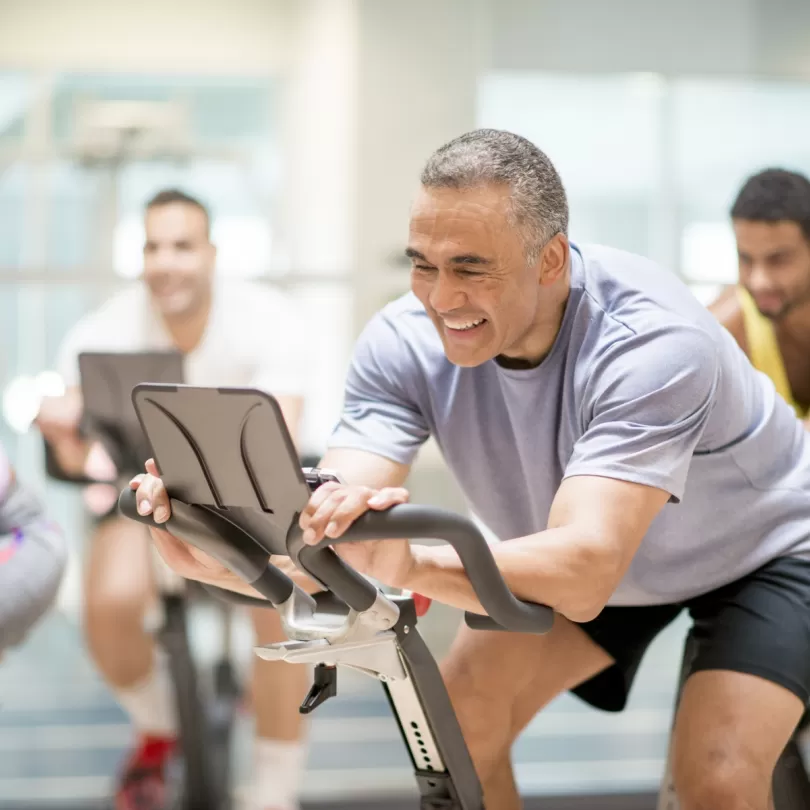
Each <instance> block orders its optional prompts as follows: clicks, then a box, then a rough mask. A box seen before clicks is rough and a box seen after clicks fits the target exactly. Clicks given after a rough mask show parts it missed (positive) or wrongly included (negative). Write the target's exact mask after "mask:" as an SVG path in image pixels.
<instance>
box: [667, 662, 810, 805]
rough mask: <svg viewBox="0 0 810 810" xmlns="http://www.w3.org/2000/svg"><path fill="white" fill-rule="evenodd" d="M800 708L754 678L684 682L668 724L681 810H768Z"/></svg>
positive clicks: (717, 676)
mask: <svg viewBox="0 0 810 810" xmlns="http://www.w3.org/2000/svg"><path fill="white" fill-rule="evenodd" d="M803 709H804V707H803V706H802V703H801V701H800V700H799V698H797V697H796V696H795V695H794V694H793V693H792V692H789V691H788V690H787V689H785V688H784V687H782V686H777V685H776V684H774V683H771V682H769V681H766V680H764V679H763V678H759V677H756V676H754V675H746V674H743V673H740V672H730V671H727V670H713V671H708V672H697V673H695V674H694V675H692V676H691V677H690V678H689V680H688V681H687V683H686V686H685V688H684V692H683V698H682V700H681V705H680V708H679V710H678V716H677V719H676V723H675V749H674V776H675V786H676V790H677V792H678V798H679V799H680V803H681V808H682V810H709V808H711V810H769V808H771V809H772V808H773V797H772V794H771V785H772V781H773V771H774V768H775V767H776V762H777V760H778V759H779V756H780V755H781V753H782V751H783V749H784V748H785V746H786V745H787V743H788V740H789V739H790V736H791V735H792V734H793V730H794V729H795V728H796V725H797V724H798V722H799V719H800V718H801V716H802V711H803Z"/></svg>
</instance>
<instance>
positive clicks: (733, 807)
mask: <svg viewBox="0 0 810 810" xmlns="http://www.w3.org/2000/svg"><path fill="white" fill-rule="evenodd" d="M674 777H675V790H676V793H677V795H678V799H679V801H680V807H681V810H765V808H767V806H768V805H767V797H768V794H769V792H770V776H768V775H764V774H758V773H757V771H756V769H755V767H754V766H753V765H752V764H751V763H750V762H748V761H747V759H746V757H745V756H743V755H742V754H739V753H736V752H735V751H733V750H732V749H731V748H720V749H716V750H713V751H709V752H707V753H706V755H705V756H703V758H702V760H701V761H699V762H698V761H690V759H689V758H688V757H684V758H681V760H680V762H679V763H676V767H675V773H674ZM763 801H764V802H765V803H764V804H763Z"/></svg>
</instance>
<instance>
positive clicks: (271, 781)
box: [250, 737, 307, 810]
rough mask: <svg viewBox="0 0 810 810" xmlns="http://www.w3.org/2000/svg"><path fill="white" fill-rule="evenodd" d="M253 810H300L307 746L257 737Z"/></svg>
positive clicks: (253, 780) (252, 792) (251, 799)
mask: <svg viewBox="0 0 810 810" xmlns="http://www.w3.org/2000/svg"><path fill="white" fill-rule="evenodd" d="M253 746H254V747H253V779H252V784H251V786H250V808H251V810H299V807H300V805H299V804H298V799H299V792H300V789H301V781H302V778H303V776H304V769H305V767H306V760H307V746H306V745H304V744H303V743H299V742H284V741H282V740H271V739H268V738H266V737H257V738H256V739H255V741H254V743H253Z"/></svg>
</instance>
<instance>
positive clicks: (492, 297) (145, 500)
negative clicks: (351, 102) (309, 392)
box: [133, 130, 810, 810]
mask: <svg viewBox="0 0 810 810" xmlns="http://www.w3.org/2000/svg"><path fill="white" fill-rule="evenodd" d="M567 228H568V206H567V201H566V195H565V192H564V189H563V186H562V183H561V181H560V178H559V176H558V174H557V172H556V170H555V169H554V167H553V165H552V164H551V162H550V161H549V160H548V158H547V157H546V156H545V155H544V154H543V153H542V152H541V151H540V150H539V149H537V148H536V147H535V146H534V145H533V144H531V143H530V142H528V141H526V140H525V139H523V138H520V137H518V136H516V135H513V134H510V133H507V132H499V131H493V130H479V131H476V132H471V133H468V134H466V135H463V136H461V137H459V138H457V139H456V140H454V141H452V142H450V143H449V144H447V145H445V146H443V147H442V148H441V149H439V150H438V151H437V152H436V153H435V154H434V155H433V156H432V157H431V158H430V159H429V161H428V163H427V165H426V167H425V169H424V171H423V173H422V177H421V187H420V189H419V192H418V195H417V198H416V201H415V204H414V206H413V210H412V215H411V223H410V236H409V244H408V248H407V253H408V256H410V258H411V261H412V265H413V266H412V293H411V294H409V295H406V296H404V297H403V298H401V299H399V300H398V301H395V302H393V303H391V304H389V305H388V306H387V307H385V309H383V310H382V311H381V312H380V313H378V314H377V315H376V316H375V317H374V318H373V319H372V320H371V322H370V323H369V324H368V326H367V327H366V329H365V331H364V333H363V335H362V336H361V337H360V339H359V341H358V344H357V346H356V348H355V351H354V357H353V360H352V364H351V367H350V370H349V375H348V379H347V382H346V392H345V404H344V410H343V415H342V419H341V421H340V423H339V425H338V427H337V428H336V430H335V432H334V434H333V436H332V437H331V441H330V449H329V451H328V452H327V454H326V456H325V458H324V459H323V462H322V465H323V466H324V467H328V468H332V469H336V470H338V471H340V473H341V474H342V476H343V477H344V479H345V480H346V481H347V484H345V485H337V484H327V485H324V486H323V487H321V488H320V489H319V490H317V491H316V492H315V493H314V494H313V496H312V499H311V501H310V503H309V505H308V507H307V508H306V510H305V511H304V512H303V514H302V515H301V521H300V522H301V526H302V528H303V529H304V530H305V533H304V535H305V536H304V539H305V541H306V542H308V543H317V542H318V541H319V540H321V539H322V538H323V537H324V536H326V537H337V536H339V535H340V534H341V533H342V532H343V531H345V529H346V527H347V526H348V525H349V524H350V523H351V521H353V520H354V519H356V518H357V517H358V516H359V515H361V514H363V513H364V512H365V511H367V510H368V509H385V508H387V507H389V506H391V505H392V504H395V503H399V502H402V501H405V500H407V498H408V493H407V491H406V490H405V489H403V488H402V485H403V483H404V482H405V479H406V476H407V474H408V471H409V468H410V465H411V463H412V462H413V460H414V457H415V455H416V453H417V451H418V449H419V447H420V446H421V445H422V444H423V443H424V442H425V441H426V440H427V438H428V436H430V435H433V436H435V438H436V440H437V441H438V443H439V445H440V447H441V449H442V451H443V453H444V456H445V458H446V460H447V462H448V465H449V466H450V468H451V470H452V471H453V473H454V475H455V476H456V477H457V479H458V481H459V482H460V484H461V486H462V488H463V490H464V492H465V494H466V496H467V499H468V500H469V503H470V505H471V507H472V509H473V511H474V512H475V513H476V514H477V515H479V516H480V517H481V518H482V519H483V521H484V522H485V523H486V524H487V525H488V526H489V527H490V528H491V529H492V530H493V531H494V532H495V533H496V534H497V535H498V536H499V537H500V538H501V539H502V540H503V541H505V542H502V543H499V544H496V545H495V547H494V548H493V553H494V556H495V559H496V561H497V563H498V566H499V568H500V570H501V572H502V573H503V575H504V577H505V579H506V581H507V582H508V583H509V585H510V587H511V588H512V590H513V591H514V593H515V594H517V595H518V596H519V597H521V598H523V599H526V600H531V601H535V602H541V603H545V604H547V605H550V606H552V607H553V608H554V609H555V610H556V611H557V613H558V617H557V620H556V622H555V625H554V628H553V629H552V631H551V632H550V633H548V634H547V635H545V636H532V635H520V634H511V633H497V632H480V631H473V630H470V629H469V628H467V627H462V628H461V629H460V631H459V635H458V637H457V638H456V641H455V643H454V645H453V647H452V650H451V652H450V654H449V656H448V658H447V660H446V661H445V663H444V666H443V673H444V676H445V678H446V680H447V683H448V688H449V690H450V694H451V697H452V700H453V705H454V707H455V709H456V711H457V712H458V715H459V720H460V722H461V726H462V729H463V731H464V734H465V738H466V739H467V742H468V744H469V746H470V750H471V752H472V755H473V759H474V761H475V764H476V767H477V770H478V772H479V774H480V776H481V779H482V782H483V784H484V789H485V795H486V803H487V807H492V808H497V810H516V808H519V807H520V799H519V797H518V794H517V789H516V786H515V781H514V776H513V772H512V768H511V764H510V748H511V745H512V743H513V742H514V740H515V739H516V737H517V736H518V734H519V733H520V731H521V730H522V729H523V728H524V727H525V726H526V725H527V724H528V723H529V721H530V720H531V719H532V718H533V717H534V715H535V714H536V713H537V712H538V711H539V710H540V709H542V708H543V707H544V706H545V705H546V704H547V703H549V702H550V701H551V700H552V699H553V698H554V697H555V696H557V695H558V694H560V693H561V692H563V691H566V690H573V691H574V692H575V693H576V694H577V695H579V696H580V697H581V698H582V699H584V700H586V701H588V702H589V703H591V704H593V705H595V706H598V707H601V708H603V709H607V710H612V711H618V710H620V709H622V708H623V707H624V705H625V702H626V700H627V695H628V691H629V689H630V687H631V684H632V682H633V678H634V675H635V673H636V670H637V668H638V665H639V663H640V661H641V658H642V656H643V654H644V652H645V650H646V648H647V646H648V645H649V643H650V642H651V641H652V639H653V638H654V637H655V636H656V635H657V634H658V633H659V632H660V631H661V630H662V629H663V628H664V627H666V626H667V625H668V624H669V623H670V622H671V621H672V620H673V619H674V618H675V617H676V616H678V615H679V614H680V613H681V612H682V611H688V612H689V613H690V614H691V617H692V619H693V621H694V627H695V636H696V639H697V642H698V646H699V651H698V654H697V657H696V658H695V660H694V662H693V663H692V667H691V671H690V674H689V678H688V681H687V684H686V687H685V690H684V694H683V699H682V702H681V705H680V707H679V711H678V718H677V725H676V743H675V746H676V747H675V779H676V785H677V789H678V794H679V798H680V802H681V807H682V808H683V810H698V808H708V807H711V808H713V810H741V808H746V810H767V808H768V807H769V806H770V805H771V796H770V792H771V776H772V771H773V768H774V765H775V763H776V761H777V758H778V757H779V754H780V753H781V751H782V749H783V748H784V746H785V744H786V743H787V741H788V739H789V738H790V736H791V734H792V732H793V730H794V728H795V726H796V724H797V722H798V721H799V718H800V717H801V715H802V711H803V707H804V705H805V704H806V703H807V700H808V696H809V695H810V440H809V439H808V436H807V434H805V432H804V431H803V430H802V427H801V424H800V422H799V421H798V420H797V418H796V416H795V414H794V412H793V411H792V410H791V409H790V408H789V407H788V406H787V404H786V403H785V402H784V401H783V400H782V399H781V398H780V397H778V396H776V394H775V392H774V390H773V387H772V386H770V385H769V384H768V383H767V382H766V381H765V379H764V378H763V377H761V376H760V375H758V374H756V372H755V371H754V369H753V367H752V366H751V364H750V363H749V362H748V360H747V359H746V358H745V356H744V355H743V354H742V352H740V351H739V349H738V347H737V346H736V345H735V343H734V340H733V339H732V337H731V336H730V335H729V334H728V332H727V331H726V330H724V329H723V328H722V327H721V326H720V325H719V324H718V323H717V321H716V320H715V319H714V318H713V317H712V315H711V314H710V313H709V312H707V311H706V310H705V309H704V308H703V307H702V306H701V305H700V304H699V303H698V302H697V300H696V299H695V298H694V297H693V296H692V294H691V293H690V291H689V290H688V289H687V287H686V286H685V285H684V284H682V283H681V282H680V281H679V280H678V279H677V278H676V277H675V276H674V275H673V274H671V273H669V272H667V271H665V270H663V269H661V268H659V267H657V266H656V265H654V264H652V263H651V262H649V261H646V260H644V259H642V258H640V257H638V256H633V255H631V254H628V253H624V252H622V251H619V250H614V249H611V248H608V247H599V246H584V245H583V246H577V245H574V244H573V243H571V242H569V240H568V236H567ZM150 469H151V471H152V472H155V469H154V467H150ZM133 487H137V488H138V496H137V497H138V501H139V504H140V509H141V511H142V513H144V514H146V513H148V512H150V511H152V509H153V508H154V509H160V511H161V513H162V515H163V516H164V519H165V515H167V514H168V500H167V497H166V492H165V488H164V487H163V486H162V483H161V482H160V480H159V479H158V478H156V477H155V476H154V475H145V476H139V477H138V479H137V480H136V481H135V482H133ZM156 517H157V514H156ZM153 535H154V536H155V539H156V541H157V543H158V545H159V548H160V549H161V551H162V552H163V554H164V555H165V557H166V558H167V559H168V560H169V561H170V562H171V563H172V564H173V565H174V566H176V567H177V568H178V570H180V571H182V572H183V573H185V574H186V575H188V576H196V577H199V578H201V579H205V580H207V581H213V582H215V583H217V584H222V585H224V586H230V587H239V586H238V585H237V584H236V583H234V579H233V577H232V576H229V575H228V574H227V573H226V572H225V571H223V570H222V569H221V568H219V569H218V567H217V565H216V563H214V562H213V561H212V560H210V559H205V558H203V557H201V556H200V555H199V554H198V553H197V552H193V553H192V552H190V551H189V550H188V548H187V547H185V546H184V545H183V544H182V543H181V542H180V541H179V540H177V539H176V538H172V537H171V536H170V535H168V534H167V533H165V532H162V531H160V530H155V531H154V532H153ZM337 548H338V553H339V554H340V555H341V556H343V557H344V558H345V559H347V561H349V562H350V563H351V564H352V565H354V566H355V567H356V568H357V569H359V570H360V571H363V572H364V573H366V574H367V575H369V576H371V577H374V578H376V579H378V580H380V581H382V582H384V583H386V584H389V585H391V586H393V587H401V588H407V589H410V590H413V591H416V592H419V593H422V594H425V595H426V596H428V597H432V598H434V599H436V600H439V601H443V602H446V603H448V604H451V605H455V606H457V607H460V608H466V609H472V610H477V611H479V612H480V610H481V607H480V605H479V604H478V603H477V601H476V599H475V597H474V594H473V590H472V588H471V585H470V582H469V580H468V579H467V576H466V574H465V572H464V570H463V568H462V566H461V564H460V562H459V560H458V558H457V556H456V555H455V553H454V552H453V551H452V550H450V549H448V548H446V547H438V548H437V547H435V546H411V545H409V544H408V543H407V542H406V541H401V540H379V541H376V542H374V543H363V544H341V545H340V546H338V547H337Z"/></svg>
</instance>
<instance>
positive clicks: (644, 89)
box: [478, 73, 662, 254]
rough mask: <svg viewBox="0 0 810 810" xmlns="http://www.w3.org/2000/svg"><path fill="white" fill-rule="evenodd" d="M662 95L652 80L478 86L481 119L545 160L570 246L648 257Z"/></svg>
mask: <svg viewBox="0 0 810 810" xmlns="http://www.w3.org/2000/svg"><path fill="white" fill-rule="evenodd" d="M661 92H662V86H661V83H660V82H659V81H658V80H657V79H656V78H655V77H650V76H607V77H597V76H564V75H551V74H518V73H496V74H492V75H489V76H487V77H486V79H484V80H483V81H482V83H481V86H480V92H479V111H478V122H479V124H480V125H481V126H486V127H494V128H497V129H505V130H509V131H512V132H515V133H517V134H519V135H523V136H524V137H526V138H528V139H529V140H531V141H532V142H533V143H535V144H536V145H537V146H539V147H540V148H541V149H542V150H543V151H544V152H545V153H546V154H547V155H548V156H549V158H550V159H551V160H552V162H553V163H554V165H555V167H556V168H557V170H558V171H559V172H560V175H561V176H562V180H563V183H564V185H565V188H566V191H567V193H568V198H569V203H570V208H571V228H570V234H571V237H572V238H573V239H574V240H575V241H576V240H579V241H583V242H603V243H609V244H612V245H615V246H616V247H623V248H625V249H628V250H634V251H638V252H640V253H646V254H649V253H650V248H651V245H650V240H649V238H648V236H649V233H650V219H651V217H652V215H653V212H652V202H653V195H654V194H655V191H656V186H657V182H658V178H659V176H660V154H659V127H660V96H661Z"/></svg>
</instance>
